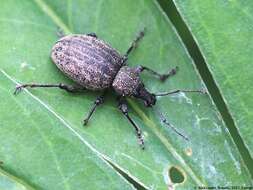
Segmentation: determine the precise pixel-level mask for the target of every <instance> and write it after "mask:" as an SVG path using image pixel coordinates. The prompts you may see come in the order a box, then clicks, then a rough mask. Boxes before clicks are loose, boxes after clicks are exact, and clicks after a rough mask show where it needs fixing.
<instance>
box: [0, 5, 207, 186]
mask: <svg viewBox="0 0 253 190" xmlns="http://www.w3.org/2000/svg"><path fill="white" fill-rule="evenodd" d="M34 1H35V2H36V4H37V5H38V6H39V8H40V9H41V10H42V11H43V12H44V13H45V14H46V15H48V16H49V17H50V18H51V19H52V21H53V22H54V23H55V24H56V25H57V26H58V27H60V28H61V29H62V30H63V32H64V33H65V34H69V33H72V32H71V30H70V28H69V27H68V26H67V25H66V24H65V23H64V22H63V21H62V20H61V18H60V17H59V16H58V15H57V14H56V13H55V12H54V11H53V10H52V9H51V8H50V7H49V6H48V5H47V4H46V3H45V2H44V1H43V0H34ZM153 2H154V3H155V5H156V7H157V8H158V9H159V10H160V11H161V8H160V6H159V5H158V3H157V2H156V1H155V0H153ZM165 19H166V20H167V21H168V19H167V17H165ZM5 74H6V73H5ZM27 92H28V91H27ZM28 93H29V94H30V95H31V96H32V97H33V98H34V99H36V100H37V101H39V102H40V103H41V104H42V105H44V106H45V107H46V108H47V109H48V110H49V111H50V112H51V113H52V114H53V115H55V116H56V117H57V118H58V119H60V120H61V121H62V123H64V124H65V126H67V127H68V128H69V129H70V130H71V131H72V132H74V133H75V135H76V136H77V137H78V138H79V139H80V140H81V141H85V140H84V139H83V138H82V137H81V135H79V134H78V133H77V132H76V131H75V130H74V129H72V128H71V126H69V125H68V124H67V123H66V121H64V120H63V119H62V118H61V117H60V116H59V115H58V114H56V113H55V112H53V111H52V109H51V108H49V106H48V105H46V104H45V103H44V102H43V101H41V100H40V99H39V98H37V97H35V96H34V95H33V94H31V93H30V92H28ZM129 102H130V105H131V106H132V107H133V109H134V110H135V111H136V112H137V113H138V114H139V116H140V117H141V119H142V120H143V121H144V123H146V125H147V126H148V127H149V128H151V129H152V131H153V132H154V134H155V135H156V136H157V137H158V138H159V140H160V141H161V142H162V144H163V145H164V146H165V147H166V149H167V150H168V151H169V152H170V153H171V154H172V155H173V156H174V157H175V159H176V160H178V161H179V162H180V163H181V164H182V167H183V168H184V169H185V170H186V171H187V173H188V174H189V175H190V176H191V177H192V179H193V180H194V181H195V182H196V183H197V184H198V185H200V186H203V185H204V184H205V185H206V183H203V182H202V181H201V180H200V178H199V177H198V176H197V175H196V174H195V173H194V171H193V170H192V168H191V167H190V166H189V165H187V163H186V162H185V160H184V159H183V158H182V157H181V156H180V154H179V153H178V152H177V151H176V149H175V148H174V147H173V145H172V144H170V143H169V141H168V140H167V138H166V137H165V136H164V135H163V134H161V133H160V132H159V130H158V127H157V126H156V125H155V123H154V122H153V121H152V120H151V119H150V118H148V116H147V115H146V114H145V113H144V112H143V111H142V110H141V109H140V108H139V107H138V106H137V104H136V103H134V102H133V101H129ZM85 144H86V145H87V144H88V145H89V146H88V147H89V148H92V150H93V151H95V152H96V153H97V154H98V155H99V157H100V158H102V160H103V161H105V162H106V163H107V160H106V156H105V155H103V154H102V153H100V152H98V151H97V150H96V149H95V148H93V147H92V146H91V145H90V144H89V143H88V142H86V141H85ZM109 160H110V159H109ZM110 161H111V160H110ZM111 162H112V161H111ZM112 163H113V164H115V163H114V162H112ZM107 164H108V163H107ZM115 165H116V164H115ZM116 166H117V165H116ZM119 169H120V168H119Z"/></svg>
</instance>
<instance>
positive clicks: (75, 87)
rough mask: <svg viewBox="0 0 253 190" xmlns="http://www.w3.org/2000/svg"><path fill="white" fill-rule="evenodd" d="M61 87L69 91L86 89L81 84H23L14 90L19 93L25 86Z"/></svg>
mask: <svg viewBox="0 0 253 190" xmlns="http://www.w3.org/2000/svg"><path fill="white" fill-rule="evenodd" d="M38 87H40V88H60V89H63V90H66V91H67V92H78V91H80V90H84V89H85V88H84V87H81V86H73V85H67V84H62V83H59V84H33V83H32V84H21V85H17V86H16V88H15V91H14V94H15V95H16V94H18V93H19V92H21V91H22V89H24V88H38Z"/></svg>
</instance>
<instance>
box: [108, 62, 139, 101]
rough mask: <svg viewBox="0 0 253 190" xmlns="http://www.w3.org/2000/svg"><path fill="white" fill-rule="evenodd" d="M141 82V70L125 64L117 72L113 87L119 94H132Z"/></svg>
mask: <svg viewBox="0 0 253 190" xmlns="http://www.w3.org/2000/svg"><path fill="white" fill-rule="evenodd" d="M140 84H141V80H140V72H139V71H138V70H137V69H136V68H131V67H128V66H123V67H121V69H120V70H119V72H118V73H117V75H116V77H115V79H114V81H113V84H112V87H113V88H114V90H115V91H116V92H117V93H118V94H119V95H123V96H132V95H134V94H135V93H136V89H137V88H138V86H139V85H140Z"/></svg>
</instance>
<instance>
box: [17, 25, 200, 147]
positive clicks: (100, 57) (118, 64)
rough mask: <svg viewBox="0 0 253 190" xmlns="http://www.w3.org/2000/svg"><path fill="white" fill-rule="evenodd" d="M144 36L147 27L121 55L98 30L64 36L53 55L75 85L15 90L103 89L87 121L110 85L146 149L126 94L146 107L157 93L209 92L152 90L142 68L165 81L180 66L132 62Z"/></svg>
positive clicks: (153, 102)
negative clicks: (162, 70)
mask: <svg viewBox="0 0 253 190" xmlns="http://www.w3.org/2000/svg"><path fill="white" fill-rule="evenodd" d="M143 36H144V30H142V31H141V32H139V34H138V35H137V37H136V38H135V40H133V42H132V43H131V45H130V47H129V48H128V50H127V51H126V53H125V54H124V55H121V54H120V53H119V52H118V51H117V50H116V49H114V48H113V47H111V45H109V44H108V43H107V42H105V41H103V40H101V39H99V38H98V37H97V35H96V34H95V33H89V34H71V35H67V36H62V37H61V38H60V39H59V40H58V41H57V42H56V43H55V44H54V46H53V48H52V50H51V59H52V61H53V63H54V64H55V65H56V66H57V67H58V68H59V69H60V70H61V71H62V72H63V73H64V74H65V75H66V76H68V77H69V78H70V79H72V80H73V81H74V82H75V85H68V84H63V83H59V84H35V83H31V84H21V85H17V86H16V89H15V92H14V94H17V93H18V92H20V91H21V90H22V89H23V88H27V87H30V88H37V87H49V88H50V87H56V88H59V89H63V90H66V91H67V92H71V93H72V92H78V91H80V90H85V89H87V90H93V91H102V95H100V96H98V97H97V98H96V100H95V101H94V105H93V106H92V108H91V109H90V111H89V112H88V115H87V117H85V119H84V125H87V124H88V121H89V120H90V118H91V116H92V114H93V113H94V112H95V110H96V108H97V107H98V106H99V105H101V104H103V103H104V98H105V94H106V92H107V91H108V90H109V89H113V90H114V91H115V92H116V94H117V95H118V98H117V101H118V108H119V110H120V111H121V113H122V114H123V115H124V116H125V117H126V119H127V120H128V121H129V122H130V124H131V125H132V126H133V127H134V129H135V131H136V135H137V138H138V142H139V144H140V146H141V148H143V149H144V140H143V136H142V132H141V129H140V128H139V126H137V125H136V123H135V122H134V120H133V119H132V118H131V117H130V115H129V113H128V105H127V101H126V97H133V98H137V99H140V100H142V101H143V103H144V105H145V106H146V107H153V106H154V105H155V104H156V97H157V96H166V95H170V94H175V93H179V92H199V93H205V92H204V91H203V90H173V91H170V92H165V93H157V94H155V93H151V92H149V91H148V90H147V89H146V88H145V86H144V83H143V82H142V81H141V79H140V73H141V72H143V71H147V72H149V73H150V74H152V75H153V76H154V77H156V78H158V79H159V80H161V81H165V80H166V79H168V78H169V77H171V76H173V75H175V74H176V72H177V67H175V68H173V69H171V70H169V71H168V72H167V73H165V74H160V73H158V72H156V71H154V70H153V69H151V68H148V67H146V66H143V65H139V66H137V67H130V66H128V65H127V60H128V56H129V54H130V53H131V52H132V51H133V50H134V49H135V48H136V47H137V45H138V42H139V41H140V40H141V39H142V38H143ZM160 117H161V120H162V122H163V123H164V124H166V125H167V126H170V127H171V128H172V129H173V130H174V131H175V132H176V133H177V134H179V135H181V136H182V137H184V138H185V139H186V140H187V139H188V138H187V137H186V136H184V135H183V134H182V133H179V132H178V131H177V130H176V129H175V128H174V127H173V126H172V125H170V123H169V122H168V121H167V120H166V119H165V117H164V116H163V115H162V114H161V113H160Z"/></svg>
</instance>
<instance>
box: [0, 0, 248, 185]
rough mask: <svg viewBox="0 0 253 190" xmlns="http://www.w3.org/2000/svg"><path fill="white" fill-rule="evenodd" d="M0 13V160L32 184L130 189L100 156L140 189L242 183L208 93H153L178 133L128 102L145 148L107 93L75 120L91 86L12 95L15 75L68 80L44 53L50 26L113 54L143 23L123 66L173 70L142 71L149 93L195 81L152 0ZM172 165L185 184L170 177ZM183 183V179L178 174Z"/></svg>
mask: <svg viewBox="0 0 253 190" xmlns="http://www.w3.org/2000/svg"><path fill="white" fill-rule="evenodd" d="M1 8H2V10H1V12H0V28H1V35H0V69H1V71H0V98H1V100H4V101H1V102H0V107H1V110H0V120H1V123H0V144H1V146H0V160H1V161H3V165H2V168H3V170H4V171H6V172H7V173H9V174H10V175H12V176H16V177H17V178H19V179H21V180H22V181H24V182H25V183H26V184H29V185H30V186H32V187H34V188H36V189H83V188H86V189H131V188H133V187H132V186H130V185H129V184H128V182H126V181H125V180H123V179H122V177H121V176H120V175H119V174H118V173H117V172H116V171H114V170H113V169H112V168H111V167H109V166H108V161H109V162H110V163H112V164H113V165H114V166H116V167H117V168H118V170H121V171H123V172H124V173H126V174H127V175H128V176H129V177H130V178H132V179H133V180H134V181H135V182H137V183H139V184H142V185H143V186H145V187H146V188H147V189H167V188H168V186H169V187H170V186H174V185H175V186H176V185H177V186H178V187H179V188H182V189H192V188H193V187H194V186H197V185H201V186H203V185H205V186H206V185H217V184H219V185H232V184H234V185H237V184H249V183H250V176H249V173H248V171H247V169H246V168H245V166H244V163H243V162H242V159H241V157H240V155H239V153H238V151H237V150H236V148H235V145H234V144H233V142H232V140H231V137H230V135H229V133H228V132H227V131H226V128H225V127H224V125H223V123H222V121H221V120H220V119H219V118H218V117H217V110H216V109H215V107H214V105H213V104H212V101H211V99H210V98H209V96H207V95H200V94H183V93H181V94H179V95H173V96H171V97H162V98H159V99H158V102H157V105H156V107H155V109H159V110H161V111H162V112H164V113H165V115H166V116H167V117H168V118H169V121H170V123H172V124H173V125H174V126H175V127H176V128H177V129H178V130H180V131H183V132H184V133H185V134H187V136H188V137H189V138H190V141H189V142H186V141H184V140H183V139H182V138H181V137H180V136H177V135H175V133H173V131H172V130H170V129H168V128H166V126H164V125H163V124H162V123H161V122H160V121H159V118H158V116H157V115H156V114H155V112H154V110H152V109H147V108H145V107H144V106H143V105H142V103H138V101H137V100H130V101H129V102H130V105H131V108H132V109H131V113H130V114H131V117H132V118H133V119H134V120H135V121H136V123H137V124H138V125H139V126H140V127H141V129H142V131H143V134H144V139H145V146H146V149H145V150H144V151H143V150H141V149H140V147H139V146H138V144H137V140H136V135H135V132H134V130H133V128H132V127H131V125H130V124H129V123H128V122H127V121H126V119H125V118H124V117H123V116H122V114H121V113H120V112H119V111H118V108H117V102H116V101H115V99H116V98H115V94H113V93H110V94H109V95H108V96H107V98H106V102H105V104H104V105H103V106H101V107H99V108H98V109H97V111H96V113H95V114H94V116H93V117H92V120H91V122H90V123H89V126H88V127H87V128H84V127H83V126H82V119H83V118H84V115H85V114H86V113H87V112H88V111H89V109H90V107H91V106H92V104H93V101H94V100H95V98H96V95H98V94H99V92H85V93H83V94H81V93H80V94H69V93H67V92H64V91H60V90H58V89H29V90H28V91H27V90H25V91H24V92H23V93H21V94H19V95H18V96H14V95H13V94H12V92H13V90H14V87H15V85H16V83H17V82H18V83H30V82H39V83H59V82H62V83H72V82H71V81H70V80H69V79H67V78H66V77H65V76H63V74H62V73H61V72H60V71H59V70H58V69H57V68H56V66H55V65H53V64H52V62H51V60H50V58H49V54H50V50H51V47H52V46H53V44H54V43H55V41H56V40H57V36H56V32H57V26H58V27H60V28H61V29H62V30H64V32H66V33H89V32H95V33H97V35H98V36H99V38H102V39H104V40H106V41H108V42H109V43H110V44H111V45H112V46H113V47H115V48H117V49H118V50H119V51H120V52H121V53H122V54H123V53H124V52H125V51H126V49H127V48H128V47H129V45H130V43H131V41H132V40H133V39H134V37H135V35H136V34H137V33H138V31H139V30H141V29H142V28H143V27H146V28H147V33H146V36H145V37H144V39H143V40H142V42H141V43H140V44H139V46H138V49H136V50H135V51H134V53H133V54H132V55H131V56H130V58H129V61H128V63H129V65H131V66H134V65H140V64H143V65H145V66H148V67H151V68H153V69H154V70H156V71H160V72H166V71H167V70H169V69H170V68H173V67H175V66H179V68H180V70H179V72H178V74H177V75H176V76H174V77H173V78H171V79H169V80H168V81H166V82H164V83H161V82H159V81H156V80H153V79H152V77H151V76H150V75H148V74H143V75H142V78H143V81H145V84H146V86H147V88H148V89H149V90H150V91H151V92H162V91H168V90H169V89H177V88H184V89H199V88H201V87H202V86H203V84H202V82H201V80H200V78H199V76H198V74H197V73H196V70H195V68H194V66H193V64H192V60H191V59H190V58H189V56H188V54H187V51H186V50H185V49H184V46H183V45H182V44H181V41H180V40H179V39H178V36H177V34H176V33H175V31H174V29H173V27H172V25H171V23H170V22H169V21H168V19H167V18H166V17H165V16H164V14H163V12H162V11H161V9H160V8H159V6H158V5H157V3H156V1H134V0H129V1H116V0H108V1H102V0H101V1H98V2H96V3H94V1H92V0H79V1H78V0H76V1H60V0H55V1H49V0H47V1H46V0H44V1H43V0H34V1H32V0H30V1H22V2H21V1H18V0H9V1H5V2H4V3H2V7H1ZM170 168H173V170H175V168H176V172H177V173H179V175H178V176H182V175H183V177H184V182H183V183H180V184H173V181H174V180H173V178H171V177H170V176H169V173H171V172H169V170H170ZM181 181H182V180H181Z"/></svg>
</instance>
